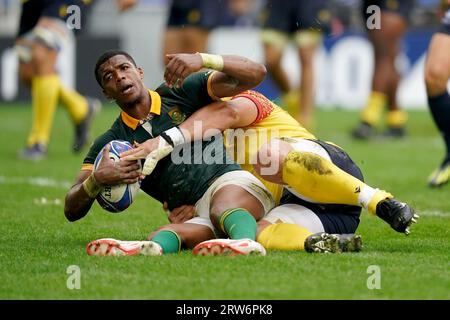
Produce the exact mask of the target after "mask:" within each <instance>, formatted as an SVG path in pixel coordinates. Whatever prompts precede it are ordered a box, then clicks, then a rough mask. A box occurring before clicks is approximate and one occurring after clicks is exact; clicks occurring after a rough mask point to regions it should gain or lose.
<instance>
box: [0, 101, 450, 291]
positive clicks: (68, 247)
mask: <svg viewBox="0 0 450 320" xmlns="http://www.w3.org/2000/svg"><path fill="white" fill-rule="evenodd" d="M117 110H118V109H117V108H115V107H106V108H104V110H103V111H102V113H101V114H100V115H99V116H98V117H97V118H96V119H95V122H94V125H95V128H94V133H95V134H96V135H97V134H99V133H101V132H103V131H104V130H105V129H107V128H108V126H109V125H110V124H111V123H112V121H113V120H114V119H115V117H116V115H117ZM357 117H358V115H357V113H355V112H344V111H339V110H336V111H319V112H318V113H317V132H316V133H317V135H318V136H319V137H320V138H322V139H324V140H329V141H333V142H335V143H337V144H339V145H341V146H342V147H344V148H345V149H346V150H347V151H348V152H349V153H350V155H351V156H352V157H353V159H354V160H355V162H356V163H357V164H358V165H360V166H361V168H362V169H363V172H364V174H365V178H366V181H367V182H368V183H369V184H370V185H372V186H376V187H380V188H384V189H387V190H389V191H391V192H392V193H394V195H395V196H396V197H397V198H398V199H401V200H403V201H406V202H408V203H410V204H411V205H412V206H413V207H414V208H415V209H416V211H417V212H418V214H419V215H421V218H420V221H419V223H418V224H417V225H415V226H414V227H413V228H412V233H411V235H410V236H409V237H406V236H404V235H402V234H398V233H396V232H394V231H393V230H392V229H390V227H389V226H388V225H387V224H386V223H384V222H383V221H382V220H380V219H378V218H375V217H370V216H369V215H368V213H367V212H365V211H364V212H363V214H362V221H361V224H360V226H359V228H358V231H357V232H358V233H359V234H361V235H362V236H363V241H364V248H363V251H362V252H360V253H354V254H350V253H349V254H340V255H320V254H307V253H304V252H268V255H267V256H266V257H235V258H227V257H201V258H200V257H194V256H192V255H191V253H190V252H183V253H181V254H178V255H170V256H163V257H106V258H105V257H90V256H87V255H86V253H85V246H86V244H87V243H88V242H89V241H91V240H93V239H96V238H102V237H114V238H117V239H124V240H126V239H129V240H134V239H143V238H145V237H146V236H147V235H148V234H149V232H150V231H151V230H152V229H153V228H155V227H157V226H159V225H162V224H165V223H166V222H167V219H166V217H165V214H164V212H163V211H162V209H161V206H160V205H159V204H158V203H157V202H156V201H153V200H151V199H149V198H148V197H147V196H145V195H142V194H140V195H139V196H138V198H137V199H136V202H135V203H134V204H133V205H132V206H131V207H130V208H129V209H128V210H127V211H126V212H125V213H123V214H109V213H107V212H105V211H103V210H102V209H101V208H100V207H99V206H98V205H97V204H95V206H94V207H93V209H92V210H91V212H90V213H89V214H88V216H87V217H86V218H85V219H83V220H81V221H79V222H76V223H69V222H68V221H66V219H65V218H64V214H63V201H64V195H65V193H66V191H67V190H68V188H69V187H70V185H71V183H72V182H73V181H74V179H75V175H76V174H77V173H78V170H79V168H80V164H81V161H82V159H83V155H76V156H74V155H73V154H72V153H71V151H70V145H71V141H72V134H73V132H72V131H73V130H72V126H71V124H70V121H69V120H68V118H67V115H66V114H65V113H64V111H63V110H62V109H59V110H58V112H57V114H56V117H55V123H54V130H53V133H52V139H51V145H50V150H49V158H48V160H46V161H43V162H40V163H28V162H24V161H20V160H17V158H16V152H17V150H18V149H19V148H21V147H22V146H23V145H24V143H25V140H26V134H27V132H28V129H29V127H30V108H29V106H21V105H1V106H0V125H1V131H0V136H1V139H0V140H1V142H2V145H1V148H0V158H1V167H0V195H1V196H0V219H1V223H0V239H1V244H2V248H1V250H0V261H1V262H0V299H449V298H450V290H449V288H450V274H449V261H450V259H449V257H450V245H449V239H450V237H449V226H450V224H449V222H450V200H449V194H450V186H446V187H444V188H442V189H439V190H430V189H429V188H428V187H427V186H426V178H427V176H428V174H429V173H430V172H431V171H432V170H433V169H434V168H435V166H437V165H438V164H439V162H440V160H441V157H442V156H443V143H442V142H441V140H440V138H439V135H438V132H437V130H436V129H435V127H434V125H433V123H432V121H431V118H430V115H429V114H428V113H427V112H411V113H410V122H409V125H408V133H409V134H408V137H407V138H406V139H403V140H397V141H389V140H383V139H381V138H380V139H375V140H373V141H371V142H368V143H363V142H356V141H353V140H352V139H350V138H349V134H348V132H349V130H350V129H351V127H352V125H354V124H355V122H356V120H357ZM71 265H76V266H78V267H79V268H80V273H81V288H80V289H79V290H77V289H75V290H70V289H68V288H67V280H68V277H69V276H70V274H68V273H67V268H68V267H69V266H71ZM373 265H376V266H378V267H379V268H380V274H381V288H380V289H373V290H369V289H368V287H367V281H368V278H369V277H370V276H371V274H370V273H368V272H367V270H368V268H369V266H373Z"/></svg>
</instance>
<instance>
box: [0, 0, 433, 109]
mask: <svg viewBox="0 0 450 320" xmlns="http://www.w3.org/2000/svg"><path fill="white" fill-rule="evenodd" d="M211 1H214V0H211ZM217 1H221V2H223V3H224V7H227V2H226V1H229V0H217ZM244 1H245V0H244ZM246 1H248V6H247V8H248V10H242V11H240V12H234V13H233V12H231V11H226V10H225V11H224V14H223V18H222V19H221V21H219V22H218V24H219V26H218V27H217V28H216V29H214V30H213V32H212V33H211V35H210V38H209V42H208V48H209V50H208V51H209V52H212V53H221V54H240V55H244V56H247V57H249V58H251V59H254V60H256V61H260V62H262V61H263V56H262V49H261V44H260V42H259V36H258V34H259V29H258V25H259V19H258V17H259V10H260V8H261V7H262V5H263V0H246ZM168 2H169V1H168V0H140V3H139V5H138V6H136V7H135V8H133V9H131V10H129V11H128V12H126V13H124V14H119V13H118V12H117V9H116V8H115V6H114V5H113V4H112V1H111V0H97V1H96V3H95V5H94V6H93V8H92V10H91V12H90V13H89V17H82V30H81V31H82V32H81V34H80V36H79V37H78V39H77V43H76V46H75V47H74V48H72V49H70V50H75V51H73V52H72V53H70V52H69V53H67V54H65V55H61V60H62V62H61V63H60V64H59V65H60V66H61V70H60V71H61V73H62V76H63V79H66V82H68V83H69V84H72V85H76V87H77V89H78V90H79V91H80V92H82V93H85V94H89V95H96V96H100V95H101V93H100V90H99V88H98V86H97V84H96V83H95V80H94V77H93V64H94V63H95V60H96V58H97V57H98V56H99V54H100V53H101V52H102V51H103V50H106V49H110V48H114V47H121V48H123V49H124V50H127V51H128V52H130V54H131V55H133V56H134V57H135V58H136V61H137V62H138V64H139V65H141V66H142V67H143V68H144V70H145V72H146V76H145V82H146V84H147V85H148V86H149V87H152V88H153V87H156V86H158V85H159V84H160V83H161V82H162V81H163V78H162V76H163V65H162V57H161V55H162V46H161V44H162V36H163V32H164V28H165V24H166V19H167V14H168ZM332 2H333V6H332V7H333V14H334V15H335V17H336V18H337V20H336V21H337V26H338V28H335V31H334V33H332V34H331V35H329V36H328V37H327V38H326V40H325V42H324V45H323V47H322V48H321V50H319V52H318V54H317V58H316V64H317V67H316V73H317V76H316V79H317V80H316V81H317V90H316V95H317V96H316V100H317V104H318V105H319V106H322V107H341V108H361V107H362V106H363V105H364V103H365V101H366V98H367V95H368V94H369V89H370V78H371V73H372V72H373V54H372V50H371V47H370V43H369V42H368V41H367V40H366V38H365V34H364V32H363V27H364V22H363V21H362V18H361V15H360V9H359V2H360V1H358V0H332ZM438 2H439V1H438V0H417V7H416V8H415V9H414V10H413V12H412V14H411V26H410V29H409V32H408V34H407V35H406V37H405V39H404V42H403V49H404V53H403V54H402V55H400V56H399V60H398V67H399V69H400V70H401V71H402V74H403V79H402V82H401V85H400V88H399V95H398V99H399V103H400V105H401V106H403V107H405V108H424V107H425V105H426V99H425V89H424V83H423V80H422V78H423V77H422V72H423V62H424V54H425V52H426V49H427V47H428V43H429V40H430V38H431V35H432V33H433V31H434V30H435V29H436V28H437V26H438V20H437V18H436V8H437V5H438ZM239 8H242V7H239ZM19 14H20V5H19V1H18V0H0V101H2V100H3V101H5V100H17V99H21V100H23V99H27V97H28V95H27V93H26V91H27V90H23V89H22V88H19V87H18V85H17V83H18V81H17V76H16V75H14V72H15V67H14V64H17V62H16V60H15V56H14V54H13V53H12V51H11V50H10V46H11V45H12V43H13V39H14V35H15V33H16V30H17V26H18V17H19ZM336 30H337V31H336ZM70 50H69V51H70ZM70 65H72V66H73V67H70ZM283 66H285V67H286V69H287V71H288V73H289V76H290V77H291V78H292V80H293V81H294V83H298V81H299V79H298V77H299V72H298V70H299V68H300V66H299V63H298V61H297V55H296V51H295V49H294V48H293V47H290V48H289V50H287V52H286V54H285V56H284V57H283ZM259 89H260V90H261V91H262V92H264V93H265V94H266V95H268V96H269V97H270V98H276V97H277V91H276V89H275V88H274V86H273V85H272V84H271V81H270V79H267V80H266V81H265V82H264V83H263V84H262V85H261V86H260V88H259Z"/></svg>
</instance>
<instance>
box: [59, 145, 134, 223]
mask: <svg viewBox="0 0 450 320" xmlns="http://www.w3.org/2000/svg"><path fill="white" fill-rule="evenodd" d="M140 175H141V171H140V166H139V164H138V163H137V162H136V161H119V162H114V161H112V160H111V159H110V158H109V147H106V148H104V149H103V158H102V161H101V163H100V164H99V165H98V168H97V170H96V171H95V172H92V171H91V170H81V171H80V173H79V174H78V177H77V180H76V182H75V185H74V186H72V188H70V190H69V192H68V193H67V195H66V199H65V204H64V215H65V216H66V218H67V220H69V221H71V222H73V221H77V220H79V219H81V218H83V217H84V216H85V215H86V214H87V213H88V212H89V210H90V208H91V206H92V203H94V200H95V198H96V197H97V195H98V194H99V193H100V192H101V191H102V189H103V186H105V185H109V186H113V185H117V184H133V183H135V182H137V181H138V179H139V177H140Z"/></svg>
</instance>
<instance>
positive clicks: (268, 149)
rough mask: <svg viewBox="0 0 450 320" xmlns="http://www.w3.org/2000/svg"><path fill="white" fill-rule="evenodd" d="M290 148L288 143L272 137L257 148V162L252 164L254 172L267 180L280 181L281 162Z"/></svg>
mask: <svg viewBox="0 0 450 320" xmlns="http://www.w3.org/2000/svg"><path fill="white" fill-rule="evenodd" d="M291 150H292V147H291V145H290V144H289V143H287V142H284V141H282V140H279V139H272V140H271V141H270V142H269V143H267V144H264V145H263V146H261V148H260V149H259V150H258V155H257V162H256V164H254V165H253V168H254V170H255V172H256V173H257V174H258V175H259V176H261V177H262V178H264V179H265V180H267V181H270V182H273V183H282V177H281V175H282V172H283V168H282V166H283V162H284V159H285V157H286V155H287V154H288V153H289V152H290V151H291Z"/></svg>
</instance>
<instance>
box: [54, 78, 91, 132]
mask: <svg viewBox="0 0 450 320" xmlns="http://www.w3.org/2000/svg"><path fill="white" fill-rule="evenodd" d="M59 98H60V99H61V103H62V104H63V105H64V106H65V107H66V109H67V111H68V112H69V115H70V117H71V118H72V120H73V122H75V123H77V124H78V123H80V122H81V121H82V120H83V119H84V118H85V117H86V115H87V113H88V102H87V100H86V98H85V97H83V96H82V95H80V94H79V93H78V92H76V91H75V90H72V89H69V88H67V87H65V86H64V85H61V86H60V87H59Z"/></svg>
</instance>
